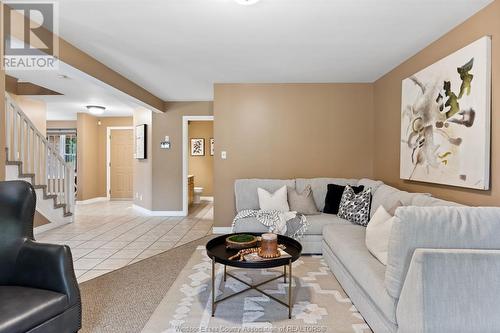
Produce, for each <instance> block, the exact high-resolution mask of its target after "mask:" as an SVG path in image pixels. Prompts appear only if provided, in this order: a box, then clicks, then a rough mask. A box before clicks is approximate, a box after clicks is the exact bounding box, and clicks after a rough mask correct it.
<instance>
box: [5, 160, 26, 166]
mask: <svg viewBox="0 0 500 333" xmlns="http://www.w3.org/2000/svg"><path fill="white" fill-rule="evenodd" d="M5 164H7V165H17V166H19V165H22V164H23V162H20V161H6V162H5Z"/></svg>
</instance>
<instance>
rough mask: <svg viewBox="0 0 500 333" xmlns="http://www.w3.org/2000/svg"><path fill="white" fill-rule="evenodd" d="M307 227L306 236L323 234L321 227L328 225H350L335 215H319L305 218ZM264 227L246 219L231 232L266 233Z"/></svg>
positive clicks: (255, 220)
mask: <svg viewBox="0 0 500 333" xmlns="http://www.w3.org/2000/svg"><path fill="white" fill-rule="evenodd" d="M306 218H307V222H308V223H309V227H308V228H307V231H306V232H305V234H306V235H319V236H321V235H322V234H323V227H324V226H326V225H329V224H351V223H350V222H349V221H346V220H344V219H341V218H340V217H338V216H337V215H330V214H319V215H308V216H306ZM267 231H268V229H267V227H266V226H265V225H263V224H262V223H260V222H259V221H257V219H256V218H255V217H246V218H243V219H240V220H238V221H236V222H235V223H234V228H233V232H267Z"/></svg>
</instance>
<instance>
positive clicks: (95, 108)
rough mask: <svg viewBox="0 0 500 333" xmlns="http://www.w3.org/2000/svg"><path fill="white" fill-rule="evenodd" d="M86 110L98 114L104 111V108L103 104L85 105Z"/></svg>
mask: <svg viewBox="0 0 500 333" xmlns="http://www.w3.org/2000/svg"><path fill="white" fill-rule="evenodd" d="M87 110H88V111H89V113H90V114H93V115H95V116H99V115H101V114H103V113H104V111H105V110H106V108H105V107H104V106H99V105H87Z"/></svg>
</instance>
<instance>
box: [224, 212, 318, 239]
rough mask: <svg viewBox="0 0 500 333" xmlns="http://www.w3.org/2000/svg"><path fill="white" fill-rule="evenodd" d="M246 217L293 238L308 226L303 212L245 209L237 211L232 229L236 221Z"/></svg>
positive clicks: (302, 232) (302, 233) (273, 231)
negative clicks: (253, 218)
mask: <svg viewBox="0 0 500 333" xmlns="http://www.w3.org/2000/svg"><path fill="white" fill-rule="evenodd" d="M247 217H255V218H256V219H257V221H259V222H260V223H262V224H263V225H265V226H266V227H268V228H269V232H272V233H276V234H280V235H285V236H288V237H291V238H293V239H300V238H301V237H302V236H303V235H304V233H305V232H306V231H307V227H308V226H309V223H308V222H307V219H306V217H305V215H304V214H297V213H296V212H280V211H277V210H253V209H246V210H242V211H241V212H239V213H238V214H237V215H236V217H235V218H234V220H233V226H232V228H233V230H234V224H235V223H236V221H238V220H241V219H244V218H247Z"/></svg>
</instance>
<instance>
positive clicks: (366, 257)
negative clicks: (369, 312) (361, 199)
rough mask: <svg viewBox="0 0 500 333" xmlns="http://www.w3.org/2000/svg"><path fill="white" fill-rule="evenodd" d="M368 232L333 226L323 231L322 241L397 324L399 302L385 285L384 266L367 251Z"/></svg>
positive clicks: (358, 227)
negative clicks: (388, 292) (366, 234)
mask: <svg viewBox="0 0 500 333" xmlns="http://www.w3.org/2000/svg"><path fill="white" fill-rule="evenodd" d="M365 231H366V228H364V227H362V226H359V225H353V224H349V225H341V224H331V225H328V226H325V228H324V229H323V239H324V242H325V243H326V245H327V246H328V247H329V248H330V249H331V250H332V252H333V253H334V254H335V256H337V258H338V259H339V260H340V261H341V263H342V264H343V265H344V267H345V268H346V270H347V271H348V272H349V273H350V274H351V276H352V277H353V279H354V280H355V281H356V282H357V283H358V285H359V287H360V288H361V289H362V290H363V291H364V292H365V293H366V294H367V295H368V296H369V297H370V299H371V300H372V302H373V303H374V304H375V305H376V306H377V307H378V308H379V310H380V311H381V312H382V313H383V314H384V315H385V316H386V317H387V319H389V320H390V321H391V322H393V323H396V300H395V299H393V298H392V297H390V296H389V295H388V294H387V291H386V290H385V286H384V277H385V266H384V265H382V264H381V263H380V261H378V260H377V258H375V257H374V256H372V255H371V253H370V252H369V251H368V249H367V248H366V245H365Z"/></svg>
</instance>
